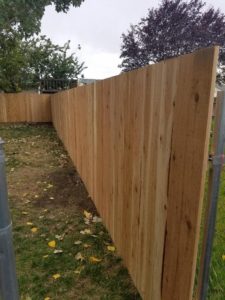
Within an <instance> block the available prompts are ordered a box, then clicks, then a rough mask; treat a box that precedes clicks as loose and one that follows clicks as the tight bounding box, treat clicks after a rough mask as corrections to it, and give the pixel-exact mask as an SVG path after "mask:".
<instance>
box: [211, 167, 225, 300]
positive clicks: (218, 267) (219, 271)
mask: <svg viewBox="0 0 225 300" xmlns="http://www.w3.org/2000/svg"><path fill="white" fill-rule="evenodd" d="M224 254H225V171H224V170H223V172H222V176H221V185H220V193H219V199H218V210H217V219H216V230H215V237H214V243H213V252H212V261H211V268H210V280H209V291H208V299H213V300H214V299H215V300H223V299H225V260H223V259H222V256H223V255H224Z"/></svg>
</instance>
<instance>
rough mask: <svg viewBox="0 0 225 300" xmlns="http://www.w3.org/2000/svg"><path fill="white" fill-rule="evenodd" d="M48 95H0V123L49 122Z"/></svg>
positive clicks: (49, 105) (49, 104)
mask: <svg viewBox="0 0 225 300" xmlns="http://www.w3.org/2000/svg"><path fill="white" fill-rule="evenodd" d="M51 120H52V118H51V102H50V95H48V94H41V95H39V94H37V93H17V94H15V93H12V94H5V93H0V123H11V122H12V123H14V122H31V123H32V122H34V123H36V122H51Z"/></svg>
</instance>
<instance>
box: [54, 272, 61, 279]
mask: <svg viewBox="0 0 225 300" xmlns="http://www.w3.org/2000/svg"><path fill="white" fill-rule="evenodd" d="M52 277H53V278H54V279H55V280H57V279H59V278H60V277H61V275H60V274H58V273H57V274H54V275H52Z"/></svg>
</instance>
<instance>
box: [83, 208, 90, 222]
mask: <svg viewBox="0 0 225 300" xmlns="http://www.w3.org/2000/svg"><path fill="white" fill-rule="evenodd" d="M84 216H85V218H86V219H88V220H90V219H92V214H91V213H90V212H88V211H86V210H84Z"/></svg>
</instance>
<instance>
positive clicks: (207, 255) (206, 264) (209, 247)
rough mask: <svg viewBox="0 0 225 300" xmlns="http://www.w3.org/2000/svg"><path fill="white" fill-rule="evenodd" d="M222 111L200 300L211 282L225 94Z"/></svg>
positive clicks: (221, 163) (221, 162)
mask: <svg viewBox="0 0 225 300" xmlns="http://www.w3.org/2000/svg"><path fill="white" fill-rule="evenodd" d="M220 95H221V101H222V105H221V111H220V114H221V115H220V119H219V124H218V136H217V143H216V149H215V153H214V156H213V157H212V165H213V170H212V171H213V173H212V186H211V187H210V188H211V189H210V205H209V211H208V219H207V224H206V226H207V231H206V236H205V243H206V244H205V245H203V246H205V252H204V260H203V270H202V279H201V281H202V282H201V283H200V297H199V298H200V300H206V298H207V290H208V281H209V271H210V261H211V256H212V246H213V238H214V231H215V223H216V213H217V203H218V196H219V187H220V175H221V170H222V166H223V164H224V158H225V157H224V146H225V93H224V92H222V93H221V94H220Z"/></svg>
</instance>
